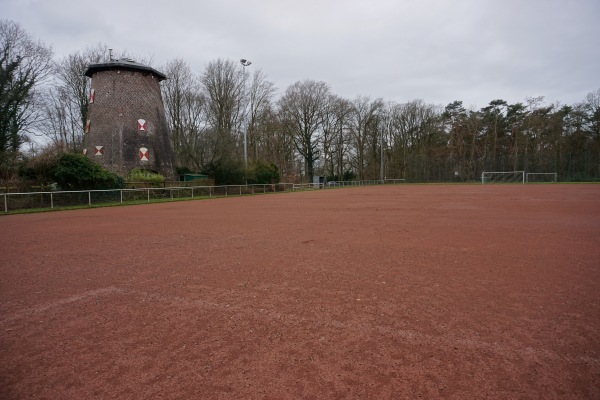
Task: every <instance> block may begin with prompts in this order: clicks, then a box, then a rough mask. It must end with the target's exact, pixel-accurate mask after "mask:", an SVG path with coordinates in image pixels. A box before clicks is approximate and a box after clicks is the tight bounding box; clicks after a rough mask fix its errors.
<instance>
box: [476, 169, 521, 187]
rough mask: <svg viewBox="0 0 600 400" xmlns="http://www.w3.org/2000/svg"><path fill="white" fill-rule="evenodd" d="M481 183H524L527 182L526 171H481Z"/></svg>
mask: <svg viewBox="0 0 600 400" xmlns="http://www.w3.org/2000/svg"><path fill="white" fill-rule="evenodd" d="M481 183H482V184H483V183H523V184H525V171H503V172H486V171H483V172H482V173H481Z"/></svg>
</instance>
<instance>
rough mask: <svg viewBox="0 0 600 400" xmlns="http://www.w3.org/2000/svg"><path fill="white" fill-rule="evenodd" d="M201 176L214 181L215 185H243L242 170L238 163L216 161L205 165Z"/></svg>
mask: <svg viewBox="0 0 600 400" xmlns="http://www.w3.org/2000/svg"><path fill="white" fill-rule="evenodd" d="M200 173H201V174H204V175H208V176H210V177H212V178H214V179H215V183H216V184H217V185H242V184H243V183H244V170H243V169H242V164H241V163H240V162H239V161H234V160H223V159H220V160H217V161H211V162H210V163H208V164H206V165H205V166H204V167H203V168H202V170H200Z"/></svg>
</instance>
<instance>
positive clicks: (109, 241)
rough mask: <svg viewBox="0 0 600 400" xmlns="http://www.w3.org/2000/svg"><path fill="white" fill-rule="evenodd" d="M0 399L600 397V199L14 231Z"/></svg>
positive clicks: (161, 215) (152, 214)
mask: <svg viewBox="0 0 600 400" xmlns="http://www.w3.org/2000/svg"><path fill="white" fill-rule="evenodd" d="M0 254H1V261H0V265H1V266H0V398H2V399H23V398H30V397H34V398H43V399H94V398H97V399H110V398H114V399H150V398H161V399H190V398H202V399H292V398H302V399H323V398H332V399H348V398H352V399H353V398H356V399H415V398H448V399H467V398H482V399H483V398H489V399H598V398H600V185H530V186H523V185H514V186H513V185H506V186H504V185H502V186H487V185H486V186H479V185H472V186H467V185H465V186H460V185H456V186H454V185H430V186H425V185H422V186H420V185H405V186H403V185H399V186H386V187H364V188H353V189H335V190H326V191H314V192H303V193H284V194H277V195H263V196H254V197H241V198H239V197H238V198H226V199H216V200H208V201H189V202H176V203H168V204H151V205H143V206H128V207H116V208H103V209H90V210H78V211H67V212H54V213H45V214H35V215H34V214H32V215H13V216H4V217H0Z"/></svg>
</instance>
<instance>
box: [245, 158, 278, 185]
mask: <svg viewBox="0 0 600 400" xmlns="http://www.w3.org/2000/svg"><path fill="white" fill-rule="evenodd" d="M246 179H247V182H248V183H249V184H271V183H279V168H277V165H275V164H273V163H266V162H264V161H257V162H255V163H253V164H251V165H250V166H249V167H248V170H247V171H246Z"/></svg>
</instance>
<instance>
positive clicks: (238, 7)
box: [0, 0, 600, 108]
mask: <svg viewBox="0 0 600 400" xmlns="http://www.w3.org/2000/svg"><path fill="white" fill-rule="evenodd" d="M0 10H1V12H0V18H3V19H9V20H13V21H15V22H17V23H19V24H20V25H21V26H22V27H23V28H24V29H25V30H26V31H28V32H29V33H30V34H31V35H32V36H34V37H36V38H38V39H41V40H42V41H44V42H45V43H46V44H47V45H50V46H52V48H53V49H54V51H55V54H56V56H57V57H61V56H65V55H67V54H69V53H73V52H76V51H80V50H84V49H85V48H86V47H93V46H95V45H96V44H98V43H105V44H106V45H108V46H109V47H111V48H114V49H115V50H116V51H117V52H121V51H127V52H129V53H131V54H135V55H138V56H139V57H140V58H144V59H152V65H153V66H154V67H155V68H159V69H160V66H161V65H164V64H166V62H167V61H169V60H172V59H174V58H181V59H183V60H185V61H186V62H187V63H188V64H189V65H190V67H191V68H192V70H194V71H195V72H198V73H201V72H203V71H204V68H205V67H206V65H207V64H208V63H209V62H210V61H214V60H216V59H218V58H221V59H231V60H235V61H236V62H238V60H239V59H240V58H246V59H248V60H251V61H252V66H251V67H249V68H259V69H261V70H262V71H263V72H264V73H265V75H266V76H267V78H268V79H269V80H271V81H273V82H274V83H275V85H276V86H277V88H278V90H279V93H280V94H281V93H283V92H284V91H285V89H286V88H287V87H288V86H289V85H290V84H292V83H294V82H297V81H301V80H305V79H312V80H317V81H324V82H326V83H327V84H329V86H330V87H331V90H332V92H333V93H335V94H337V95H339V96H342V97H345V98H348V99H353V98H355V97H357V96H358V95H363V96H368V97H370V98H372V99H375V98H377V97H381V98H383V99H384V100H386V101H387V100H390V101H395V102H406V101H410V100H414V99H422V100H424V101H426V102H428V103H433V104H441V105H443V106H445V105H447V104H448V103H450V102H452V101H454V100H462V101H463V103H464V105H465V106H466V107H475V108H481V107H484V106H486V105H487V104H488V103H489V102H490V101H491V100H494V99H504V100H506V101H508V102H509V103H516V102H524V101H525V98H526V97H534V96H545V100H546V103H551V102H554V101H560V102H561V103H563V104H574V103H577V102H579V101H582V100H583V99H584V98H585V96H586V95H587V93H589V92H592V91H596V90H598V89H600V45H599V43H600V1H599V0H562V1H557V0H396V1H393V0H363V1H357V0H298V1H291V0H262V1H259V0H199V1H193V0H169V1H164V0H96V1H88V0H0Z"/></svg>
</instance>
